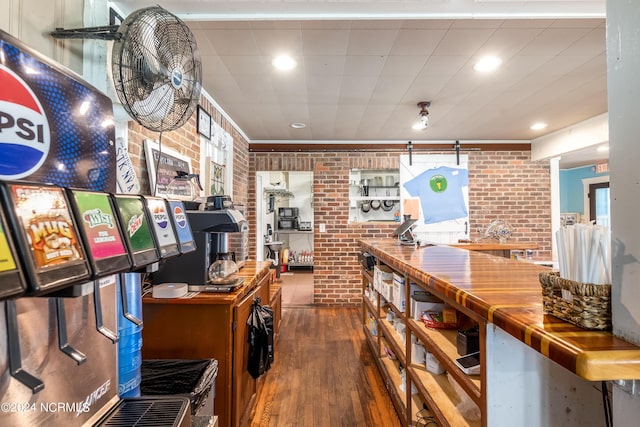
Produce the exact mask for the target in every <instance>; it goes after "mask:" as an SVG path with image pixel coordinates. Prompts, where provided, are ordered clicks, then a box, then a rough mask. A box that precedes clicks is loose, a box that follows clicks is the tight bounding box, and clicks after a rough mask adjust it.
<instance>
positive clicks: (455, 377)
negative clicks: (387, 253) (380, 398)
mask: <svg viewBox="0 0 640 427" xmlns="http://www.w3.org/2000/svg"><path fill="white" fill-rule="evenodd" d="M378 266H380V264H378ZM385 268H386V269H387V270H388V271H392V270H390V269H389V268H388V267H386V266H385ZM396 274H397V273H396ZM400 277H402V278H403V279H404V280H405V282H406V286H405V287H404V292H405V295H404V301H406V302H407V303H406V304H403V305H404V306H406V308H405V307H398V305H400V304H394V301H396V302H397V301H400V300H401V299H398V298H397V297H396V298H394V297H393V296H392V291H387V290H384V289H380V287H379V286H374V273H373V271H369V270H364V269H363V272H362V289H363V328H364V333H365V337H366V341H367V343H368V346H369V348H370V350H371V351H372V352H373V354H374V355H375V356H376V361H377V364H378V368H379V369H380V372H381V373H382V376H383V378H384V379H385V383H386V386H387V389H388V391H389V395H390V396H391V400H392V401H393V403H394V406H395V407H396V410H397V412H398V415H399V417H400V419H401V422H402V424H403V425H407V426H408V425H416V423H417V422H418V419H419V417H422V418H426V417H432V419H433V420H435V421H436V422H437V423H438V425H439V426H456V427H457V426H484V425H486V424H485V421H484V420H483V418H482V414H484V413H485V408H486V403H485V399H484V391H483V377H484V369H482V372H481V373H480V375H471V376H470V375H466V374H465V373H464V372H462V370H461V369H460V368H458V366H457V365H456V364H455V362H454V361H455V359H456V358H458V357H460V356H459V355H458V352H457V346H456V338H457V330H450V329H429V328H427V327H426V326H425V325H424V323H423V322H422V321H420V320H415V319H414V313H412V312H411V310H412V304H411V303H410V301H411V289H412V287H411V286H410V284H411V283H414V288H413V289H414V290H415V289H424V290H427V288H426V287H423V286H422V285H421V284H420V283H418V282H416V281H415V280H413V279H412V278H410V277H408V276H402V275H400ZM386 282H387V283H384V284H383V285H382V286H388V287H393V283H388V282H390V281H389V280H387V281H386ZM416 286H417V287H418V288H416ZM429 292H431V293H433V290H429ZM436 296H437V297H439V298H440V299H442V300H443V301H444V302H446V303H447V304H449V305H451V306H453V307H454V308H456V309H457V310H459V311H461V312H463V313H464V314H465V315H466V316H467V317H468V318H469V319H470V320H469V322H479V323H482V324H483V325H484V322H483V321H482V319H478V318H477V316H475V315H474V314H473V313H469V312H468V310H466V309H464V308H463V307H460V306H459V305H457V304H456V303H455V302H454V301H451V300H449V299H448V298H446V297H445V296H444V295H436ZM389 313H391V314H389ZM398 324H400V325H404V326H398ZM467 326H468V325H467ZM484 329H485V328H484V327H483V326H481V327H480V331H484ZM414 341H415V342H416V343H420V344H422V346H424V348H425V350H426V351H427V352H428V353H430V354H431V356H430V357H434V358H436V359H437V361H438V362H439V364H440V366H441V367H442V368H444V370H445V373H442V374H436V373H432V372H429V371H428V370H427V369H426V364H425V363H414V362H413V360H414V359H413V357H412V354H411V352H412V347H413V346H412V343H413V342H414ZM480 341H481V345H480V352H481V365H482V366H483V365H484V363H483V361H484V354H485V349H484V339H483V337H482V336H481V338H480ZM454 381H455V384H454V383H453V382H454ZM462 399H465V401H466V403H467V405H466V407H467V408H471V409H472V411H471V412H472V413H473V412H475V413H476V414H480V417H479V418H474V417H473V416H469V415H468V413H463V411H462V410H461V409H462V408H463V407H462V406H461V401H462ZM471 402H473V403H471ZM474 405H475V407H474ZM465 409H466V408H465ZM474 410H476V411H474Z"/></svg>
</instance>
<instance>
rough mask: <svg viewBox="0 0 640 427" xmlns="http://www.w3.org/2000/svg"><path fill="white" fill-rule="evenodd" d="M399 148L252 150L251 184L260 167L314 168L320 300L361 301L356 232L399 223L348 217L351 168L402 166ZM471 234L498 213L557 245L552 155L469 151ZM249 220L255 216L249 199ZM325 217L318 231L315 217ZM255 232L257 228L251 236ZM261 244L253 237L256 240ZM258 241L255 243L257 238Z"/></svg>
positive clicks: (525, 236) (524, 234)
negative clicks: (537, 158)
mask: <svg viewBox="0 0 640 427" xmlns="http://www.w3.org/2000/svg"><path fill="white" fill-rule="evenodd" d="M400 154H406V153H405V151H404V150H403V151H398V152H383V153H373V152H335V153H329V152H323V153H289V152H288V153H252V154H251V162H250V163H251V165H250V170H249V187H250V188H255V175H256V172H258V171H312V172H313V188H314V196H313V203H314V210H315V213H314V224H315V225H316V227H315V230H314V301H315V303H316V304H319V305H331V306H335V305H357V304H358V303H359V301H360V300H361V297H360V271H359V268H358V259H357V254H358V250H359V248H358V243H357V242H358V240H359V239H362V238H382V237H392V231H393V230H394V229H395V228H396V227H397V224H394V223H388V224H387V223H354V224H349V223H348V213H349V196H348V195H349V170H350V169H351V168H362V169H386V168H398V167H399V155H400ZM469 181H470V184H469V217H470V223H471V224H470V230H471V238H476V237H480V236H481V235H482V234H483V233H484V230H485V229H486V228H487V226H488V225H489V224H490V223H491V221H492V220H494V219H496V218H499V219H503V220H506V221H507V222H508V223H509V224H511V226H512V227H513V229H514V233H513V237H512V238H513V240H516V241H519V242H535V243H537V244H538V245H539V247H540V250H539V251H538V254H539V255H541V256H550V253H551V208H550V206H551V198H550V197H551V195H550V191H549V188H550V176H549V166H548V163H547V162H532V161H531V160H530V152H529V151H508V152H503V151H482V152H471V153H469ZM248 207H249V209H248V212H249V222H250V223H252V222H253V223H255V201H252V200H250V201H249V205H248ZM320 223H324V224H326V232H325V233H319V232H318V227H317V224H320ZM251 238H252V239H253V235H252V237H251ZM251 244H252V245H255V241H252V242H251ZM252 247H255V246H252Z"/></svg>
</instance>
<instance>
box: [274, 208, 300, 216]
mask: <svg viewBox="0 0 640 427" xmlns="http://www.w3.org/2000/svg"><path fill="white" fill-rule="evenodd" d="M299 215H300V211H299V209H298V208H278V217H280V218H293V217H297V216H299Z"/></svg>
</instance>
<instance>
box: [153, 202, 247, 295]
mask: <svg viewBox="0 0 640 427" xmlns="http://www.w3.org/2000/svg"><path fill="white" fill-rule="evenodd" d="M229 200H230V199H229ZM186 213H187V219H188V220H189V225H190V226H191V232H192V233H193V237H194V240H195V243H196V250H195V251H193V252H190V253H188V254H184V255H182V256H180V257H178V258H175V259H168V260H166V261H164V262H162V263H161V264H160V268H159V270H158V271H157V272H155V273H153V282H154V284H160V283H187V284H188V285H189V286H190V287H191V286H201V285H207V284H209V266H210V265H211V264H212V263H214V262H215V261H217V260H219V259H231V260H232V261H236V263H237V264H238V267H241V266H242V263H243V261H244V260H243V259H238V257H237V254H235V253H234V252H230V251H229V237H230V236H229V234H230V233H245V234H246V233H248V231H249V226H248V224H247V221H246V219H245V218H244V215H242V213H241V212H240V211H239V210H237V209H235V208H234V207H233V205H232V204H231V203H230V202H228V203H222V204H220V203H207V204H206V205H205V209H204V210H187V211H186ZM215 290H216V291H224V290H225V289H215ZM228 290H231V289H228Z"/></svg>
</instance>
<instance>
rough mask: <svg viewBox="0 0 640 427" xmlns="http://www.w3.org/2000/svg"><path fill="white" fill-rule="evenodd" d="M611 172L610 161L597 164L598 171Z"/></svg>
mask: <svg viewBox="0 0 640 427" xmlns="http://www.w3.org/2000/svg"><path fill="white" fill-rule="evenodd" d="M605 172H609V163H599V164H597V165H596V173H605Z"/></svg>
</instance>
